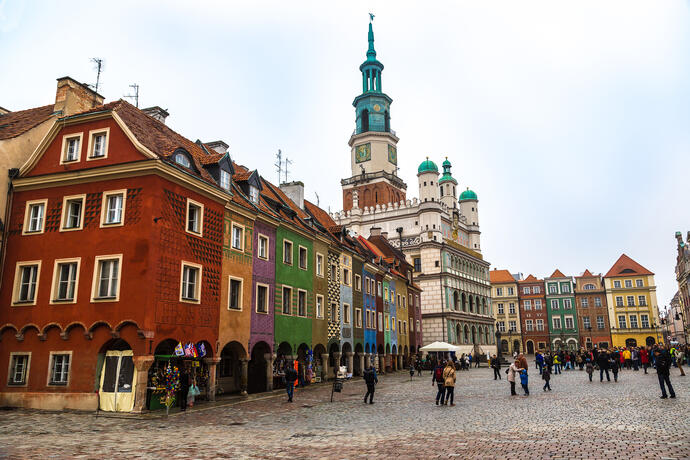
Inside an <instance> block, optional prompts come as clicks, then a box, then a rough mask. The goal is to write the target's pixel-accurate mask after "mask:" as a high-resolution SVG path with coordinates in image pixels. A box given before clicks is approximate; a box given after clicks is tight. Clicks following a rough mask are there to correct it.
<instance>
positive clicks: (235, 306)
mask: <svg viewBox="0 0 690 460" xmlns="http://www.w3.org/2000/svg"><path fill="white" fill-rule="evenodd" d="M229 280H230V281H229V283H228V310H242V284H243V281H244V280H242V278H233V277H229Z"/></svg>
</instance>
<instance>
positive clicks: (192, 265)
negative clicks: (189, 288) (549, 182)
mask: <svg viewBox="0 0 690 460" xmlns="http://www.w3.org/2000/svg"><path fill="white" fill-rule="evenodd" d="M185 266H187V267H190V268H195V269H197V270H199V277H198V279H197V285H196V289H195V290H196V292H195V295H196V299H190V298H185V297H184V296H183V294H184V268H185ZM203 276H204V267H203V266H202V265H200V264H196V263H194V262H189V261H187V260H182V261H180V298H179V301H180V302H184V303H191V304H196V305H198V304H200V303H201V282H202V280H203Z"/></svg>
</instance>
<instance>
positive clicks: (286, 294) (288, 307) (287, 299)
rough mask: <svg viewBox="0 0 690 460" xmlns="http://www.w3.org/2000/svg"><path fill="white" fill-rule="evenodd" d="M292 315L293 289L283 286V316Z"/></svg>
mask: <svg viewBox="0 0 690 460" xmlns="http://www.w3.org/2000/svg"><path fill="white" fill-rule="evenodd" d="M291 313H292V288H289V287H287V286H283V314H284V315H289V314H291Z"/></svg>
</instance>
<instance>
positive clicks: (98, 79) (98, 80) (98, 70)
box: [89, 58, 103, 92]
mask: <svg viewBox="0 0 690 460" xmlns="http://www.w3.org/2000/svg"><path fill="white" fill-rule="evenodd" d="M91 62H93V63H94V64H95V65H96V85H95V86H94V85H89V86H91V87H92V88H93V90H94V91H95V92H98V87H99V86H100V84H101V71H102V70H103V59H101V58H91Z"/></svg>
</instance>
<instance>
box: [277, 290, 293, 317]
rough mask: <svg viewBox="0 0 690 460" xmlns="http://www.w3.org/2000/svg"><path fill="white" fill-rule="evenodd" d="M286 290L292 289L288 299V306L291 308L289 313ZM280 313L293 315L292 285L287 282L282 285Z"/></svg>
mask: <svg viewBox="0 0 690 460" xmlns="http://www.w3.org/2000/svg"><path fill="white" fill-rule="evenodd" d="M285 290H288V291H290V295H289V300H288V308H289V310H290V311H289V313H285ZM280 314H281V315H285V316H292V286H289V285H287V284H283V285H282V286H281V287H280Z"/></svg>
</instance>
